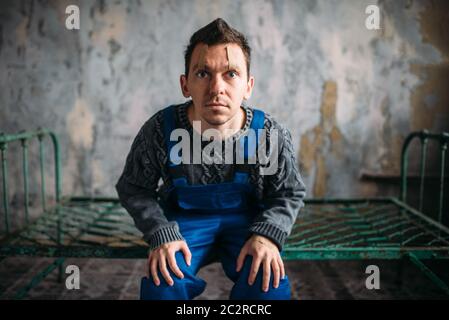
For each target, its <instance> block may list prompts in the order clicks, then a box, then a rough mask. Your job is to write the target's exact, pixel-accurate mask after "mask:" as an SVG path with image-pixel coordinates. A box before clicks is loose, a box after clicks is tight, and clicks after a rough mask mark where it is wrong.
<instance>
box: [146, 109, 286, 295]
mask: <svg viewBox="0 0 449 320" xmlns="http://www.w3.org/2000/svg"><path fill="white" fill-rule="evenodd" d="M175 108H176V107H175V106H170V107H167V108H166V109H164V110H163V113H164V134H165V140H166V145H167V149H168V150H167V151H168V155H170V151H171V148H172V147H173V146H174V144H175V143H176V142H175V141H170V133H171V132H172V130H174V129H175V128H176V127H175V112H176V110H175ZM264 117H265V115H264V113H263V112H262V111H260V110H256V109H254V113H253V119H252V122H251V129H254V130H256V132H257V129H262V128H263V126H264ZM253 140H254V139H253ZM238 142H239V145H240V147H242V148H244V155H245V158H247V157H248V156H250V155H251V154H255V152H256V149H257V142H258V138H257V139H256V143H251V139H248V138H246V139H245V138H243V139H240V141H238ZM253 142H254V141H253ZM168 166H169V167H168V171H169V173H170V176H171V178H172V181H173V193H174V195H175V198H176V201H177V205H178V208H179V210H167V211H165V212H164V213H165V215H166V216H167V218H168V219H169V220H175V221H177V223H178V225H179V230H180V232H181V234H182V235H183V237H184V238H185V240H186V242H187V245H188V247H189V249H190V251H191V253H192V260H191V265H190V266H187V264H186V262H185V259H184V256H183V254H182V253H181V252H180V251H178V252H177V253H176V262H177V264H178V267H179V269H180V270H181V271H182V273H183V274H184V278H183V279H179V278H178V277H177V276H176V275H175V274H174V273H173V272H172V271H171V270H170V268H169V267H168V266H167V268H168V270H169V272H170V276H171V277H172V279H173V282H174V285H173V286H169V285H168V284H167V283H166V281H165V279H164V278H163V277H162V274H161V272H160V271H158V275H159V279H160V285H159V286H156V285H155V284H154V282H153V280H152V279H151V277H150V279H149V278H146V277H144V278H142V281H141V288H140V298H141V299H143V300H190V299H193V298H194V297H196V296H198V295H200V294H201V293H202V292H203V291H204V289H205V287H206V282H205V281H204V280H203V279H200V278H198V277H197V276H196V274H197V272H198V271H199V269H200V268H201V267H203V266H205V265H207V264H209V263H211V262H213V261H217V260H218V261H220V262H221V264H222V266H223V269H224V272H225V274H226V275H227V276H228V277H229V278H230V279H231V280H232V281H233V282H234V286H233V288H232V291H231V294H230V299H239V300H247V299H248V300H275V299H282V300H288V299H290V284H289V281H288V277H287V276H285V277H284V279H281V280H280V283H279V287H278V288H274V287H273V273H272V272H271V279H270V286H269V290H268V292H263V291H262V275H263V272H262V270H263V267H262V265H261V266H260V268H259V272H258V274H257V277H256V280H255V282H254V283H253V285H252V286H250V285H249V284H248V277H249V271H250V269H251V261H252V257H251V256H249V255H248V256H247V257H246V258H245V262H244V266H243V268H242V269H241V270H240V272H236V270H235V269H236V265H237V257H238V255H239V253H240V250H241V249H242V247H243V245H244V244H245V242H246V241H247V240H248V239H249V237H250V236H251V233H250V232H249V231H248V230H249V226H250V225H251V223H252V221H253V218H254V215H255V210H254V209H252V208H251V207H250V206H249V205H248V201H247V199H248V195H249V194H250V193H251V192H252V189H253V188H252V186H251V184H250V183H249V171H248V170H245V168H248V165H247V166H245V165H236V168H237V169H236V171H235V174H234V179H233V181H231V182H226V183H220V184H209V185H200V184H198V185H189V184H188V181H187V178H186V177H185V176H184V175H183V172H182V164H181V165H175V164H174V163H173V162H171V161H170V160H169V164H168Z"/></svg>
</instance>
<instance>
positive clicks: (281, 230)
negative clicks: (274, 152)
mask: <svg viewBox="0 0 449 320" xmlns="http://www.w3.org/2000/svg"><path fill="white" fill-rule="evenodd" d="M278 140H279V145H278V148H279V149H278V150H279V157H278V168H277V170H276V173H275V174H273V175H267V176H265V178H264V195H263V200H262V201H263V211H262V212H261V213H260V214H259V215H258V216H257V217H256V218H255V220H254V222H253V224H252V225H251V227H250V231H251V232H253V233H255V234H258V235H262V236H264V237H266V238H268V239H270V240H272V241H273V242H274V243H275V244H276V245H277V246H278V248H279V250H282V247H283V245H284V242H285V240H286V238H287V237H288V235H289V234H290V232H291V229H292V227H293V224H294V223H295V221H296V218H297V216H298V213H299V211H300V209H301V208H302V207H303V206H304V201H303V199H304V197H305V195H306V188H305V185H304V182H303V181H302V178H301V175H300V173H299V170H298V167H297V164H296V157H295V155H294V151H293V146H292V140H291V134H290V132H289V131H288V130H287V129H284V128H283V129H282V130H280V131H279V139H278Z"/></svg>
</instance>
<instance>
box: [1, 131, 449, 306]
mask: <svg viewBox="0 0 449 320" xmlns="http://www.w3.org/2000/svg"><path fill="white" fill-rule="evenodd" d="M48 138H50V140H51V142H52V145H53V152H54V175H55V185H54V188H55V191H54V195H55V204H54V205H51V206H49V205H48V204H47V203H46V189H45V174H44V167H45V150H44V140H45V139H48ZM414 139H418V140H419V141H420V142H421V146H422V148H421V165H420V188H419V206H418V208H417V209H415V208H413V207H411V206H410V205H408V204H407V171H408V170H407V169H408V150H409V146H410V143H411V142H412V141H413V140H414ZM33 140H37V141H38V143H39V167H40V178H41V190H40V193H41V195H40V196H41V203H42V214H41V215H40V216H39V217H38V218H37V219H35V220H34V221H30V218H29V172H28V171H29V168H28V166H29V164H28V144H29V142H31V141H33ZM429 140H435V141H437V142H439V146H440V151H441V158H440V162H441V168H440V176H439V184H440V190H439V195H438V198H439V202H438V219H432V218H430V217H429V216H426V215H425V214H424V213H423V212H422V207H423V199H424V182H425V177H426V174H425V173H426V172H425V171H426V170H425V168H426V159H427V157H426V154H427V145H428V141H429ZM15 142H20V143H21V148H22V166H23V170H22V171H23V186H24V199H23V201H24V202H23V206H24V219H25V222H26V223H25V227H24V228H21V229H20V230H11V227H10V215H11V209H10V208H9V206H8V202H9V195H8V163H7V160H8V159H7V151H8V145H9V144H10V143H15ZM448 143H449V133H442V134H432V133H429V132H427V131H421V132H414V133H411V134H410V135H409V136H408V137H407V138H406V140H405V142H404V144H403V148H402V154H401V191H400V196H399V197H386V198H363V199H327V198H326V199H306V201H305V203H306V206H305V208H304V209H303V210H302V212H301V214H300V215H299V217H298V220H297V222H296V223H295V225H294V228H293V230H292V233H291V235H290V236H289V238H288V239H287V241H286V245H285V248H284V250H283V258H284V259H285V260H295V259H296V260H297V259H304V260H326V259H328V260H329V259H330V260H334V259H335V260H358V259H401V261H402V260H403V259H404V258H408V259H410V260H411V261H412V262H413V263H414V264H416V265H417V266H418V268H419V269H420V270H421V271H423V272H424V274H426V275H427V276H428V277H429V278H430V279H431V280H432V281H433V282H434V283H435V284H436V285H437V286H439V287H440V288H441V289H442V290H444V292H445V293H446V294H448V295H449V286H448V284H447V283H445V282H444V281H443V280H442V279H441V278H440V277H438V276H437V275H436V274H435V273H434V272H433V271H432V270H431V269H430V268H429V267H428V266H426V265H425V264H424V261H425V260H429V259H432V260H440V259H445V260H447V259H449V229H448V228H447V227H445V226H444V225H443V223H442V221H443V220H442V219H443V204H444V181H445V180H444V179H445V175H444V167H445V153H446V149H447V145H448ZM0 150H1V163H2V169H1V171H2V187H3V188H2V190H3V192H2V202H3V210H4V219H5V220H4V224H5V228H4V229H5V230H2V233H1V234H0V262H1V260H2V259H4V258H5V257H9V256H36V257H54V258H56V259H55V261H54V262H53V263H52V264H51V265H49V266H48V267H47V268H45V270H42V271H41V272H40V273H38V274H37V275H36V276H35V277H34V278H33V279H32V280H31V282H30V283H29V284H28V285H27V286H26V287H24V288H22V289H20V290H19V291H18V292H17V294H16V296H15V298H18V299H20V298H24V297H26V294H27V292H28V291H29V290H30V289H31V288H33V287H35V286H36V285H37V284H38V283H39V282H40V281H42V280H43V279H44V278H45V277H46V276H47V275H48V274H49V273H51V272H52V271H53V270H55V269H58V270H59V273H58V279H59V281H61V279H62V266H63V264H64V261H65V258H69V257H78V258H123V259H145V258H147V253H148V246H147V244H146V243H145V242H144V241H143V240H142V235H141V233H140V232H139V231H138V230H137V229H136V228H135V226H134V222H133V220H132V218H131V217H130V215H129V214H128V213H127V212H126V210H125V209H124V208H122V207H121V205H120V203H119V201H118V199H117V198H102V197H95V198H91V197H72V196H65V197H63V196H62V190H61V186H62V172H61V163H60V162H61V159H60V147H59V142H58V138H57V136H56V135H55V134H54V133H53V132H51V131H49V130H44V129H39V130H37V131H33V132H23V133H19V134H13V135H5V134H0ZM446 193H447V191H446ZM18 214H19V213H16V216H17V215H18ZM1 294H2V292H0V297H1Z"/></svg>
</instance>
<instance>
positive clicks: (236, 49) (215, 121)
mask: <svg viewBox="0 0 449 320" xmlns="http://www.w3.org/2000/svg"><path fill="white" fill-rule="evenodd" d="M250 60H251V49H250V47H249V45H248V42H247V40H246V38H245V36H244V35H243V34H241V33H240V32H238V31H237V30H235V29H233V28H231V27H229V25H228V24H227V23H226V22H225V21H224V20H223V19H220V18H219V19H216V20H214V21H212V22H211V23H210V24H208V25H206V26H205V27H203V28H201V29H200V30H198V31H197V32H195V33H194V34H193V35H192V37H191V39H190V43H189V45H188V47H187V49H186V52H185V74H184V75H181V79H180V81H181V89H182V92H183V95H184V96H185V97H186V98H187V97H192V100H193V104H194V108H195V112H196V113H197V114H198V115H199V116H200V117H201V118H202V119H203V120H205V121H207V122H208V123H209V124H211V125H214V126H216V125H222V124H225V123H226V122H228V121H229V120H231V119H232V118H233V117H234V116H235V115H236V113H237V112H238V111H239V110H240V106H241V103H242V101H243V99H248V98H249V97H250V96H251V92H252V88H253V86H254V78H253V77H251V76H250V73H249V70H250Z"/></svg>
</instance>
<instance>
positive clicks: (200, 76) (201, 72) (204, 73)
mask: <svg viewBox="0 0 449 320" xmlns="http://www.w3.org/2000/svg"><path fill="white" fill-rule="evenodd" d="M196 76H197V77H198V78H205V77H207V72H206V71H204V70H200V71H198V72H197V73H196Z"/></svg>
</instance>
